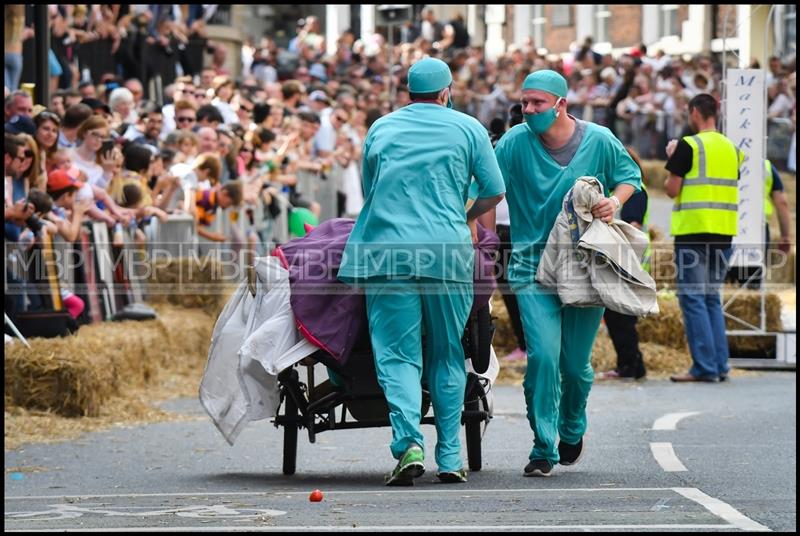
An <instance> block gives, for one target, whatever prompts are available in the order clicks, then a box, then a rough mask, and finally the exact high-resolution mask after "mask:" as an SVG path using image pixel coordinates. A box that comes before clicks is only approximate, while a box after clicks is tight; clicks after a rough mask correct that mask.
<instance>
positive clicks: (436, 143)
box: [339, 103, 505, 283]
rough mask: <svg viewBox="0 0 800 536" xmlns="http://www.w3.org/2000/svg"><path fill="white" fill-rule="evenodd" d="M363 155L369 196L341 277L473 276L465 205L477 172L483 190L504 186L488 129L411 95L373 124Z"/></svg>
mask: <svg viewBox="0 0 800 536" xmlns="http://www.w3.org/2000/svg"><path fill="white" fill-rule="evenodd" d="M363 155H364V156H363V161H362V180H363V187H364V194H365V202H364V207H363V209H362V210H361V213H360V214H359V216H358V219H357V220H356V224H355V226H354V227H353V231H352V233H351V234H350V238H349V240H348V241H347V245H346V246H345V249H344V257H343V259H342V264H341V266H340V268H339V279H341V280H342V281H345V282H347V283H352V282H355V281H356V280H358V279H365V278H369V277H374V276H401V277H402V276H409V277H427V278H432V279H439V280H448V281H461V282H469V281H472V275H473V269H474V266H473V265H474V252H473V248H472V238H471V235H470V232H469V228H468V227H467V224H466V221H467V219H466V209H465V204H466V202H467V191H468V188H469V185H470V182H471V179H472V177H473V176H474V177H475V180H476V181H477V183H478V197H481V198H487V197H494V196H497V195H500V194H502V193H504V192H505V186H504V185H503V178H502V174H501V173H500V169H499V167H498V165H497V160H496V158H495V155H494V153H493V151H492V144H491V142H490V141H489V135H488V132H487V131H486V129H485V128H484V127H483V126H482V125H481V124H480V123H479V122H478V121H477V120H476V119H474V118H472V117H470V116H468V115H465V114H462V113H460V112H457V111H455V110H452V109H449V108H446V107H444V106H440V105H438V104H433V103H413V104H409V105H407V106H405V107H403V108H400V109H399V110H397V111H395V112H393V113H391V114H389V115H387V116H384V117H382V118H381V119H379V120H377V121H376V122H375V123H374V124H373V125H372V127H371V128H370V130H369V132H368V133H367V138H366V140H365V141H364V150H363Z"/></svg>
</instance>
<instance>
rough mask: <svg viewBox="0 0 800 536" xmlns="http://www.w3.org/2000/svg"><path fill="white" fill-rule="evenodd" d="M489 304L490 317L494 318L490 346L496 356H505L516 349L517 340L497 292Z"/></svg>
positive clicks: (504, 306) (503, 303) (506, 310)
mask: <svg viewBox="0 0 800 536" xmlns="http://www.w3.org/2000/svg"><path fill="white" fill-rule="evenodd" d="M491 304H492V316H493V317H495V321H494V326H495V331H494V338H493V339H492V346H493V347H494V350H495V352H496V353H497V355H498V356H502V355H506V354H507V353H509V352H511V351H512V350H514V348H516V347H517V338H516V336H515V335H514V329H513V328H512V327H511V322H510V321H509V320H508V309H506V304H505V302H504V301H503V297H502V296H501V295H500V293H499V292H495V293H494V294H493V295H492V300H491Z"/></svg>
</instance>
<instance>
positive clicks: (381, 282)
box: [339, 58, 505, 485]
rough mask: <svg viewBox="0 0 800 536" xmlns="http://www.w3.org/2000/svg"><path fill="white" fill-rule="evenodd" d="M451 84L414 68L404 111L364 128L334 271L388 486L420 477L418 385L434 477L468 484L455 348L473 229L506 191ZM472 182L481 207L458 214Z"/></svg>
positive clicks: (444, 72)
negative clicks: (364, 375)
mask: <svg viewBox="0 0 800 536" xmlns="http://www.w3.org/2000/svg"><path fill="white" fill-rule="evenodd" d="M452 81H453V78H452V75H451V74H450V68H449V67H448V66H447V64H446V63H444V62H443V61H441V60H438V59H435V58H425V59H422V60H420V61H418V62H417V63H415V64H414V65H413V66H412V67H411V69H409V73H408V87H409V92H410V94H411V99H412V102H411V103H410V104H408V105H406V106H405V107H403V108H400V109H399V110H397V111H395V112H393V113H391V114H389V115H387V116H385V117H382V118H381V119H379V120H378V121H376V122H375V123H374V124H373V125H372V127H371V128H370V130H369V132H368V133H367V138H366V140H365V141H364V151H363V155H364V156H363V163H362V176H363V186H364V195H365V198H366V201H365V203H364V208H363V209H362V210H361V213H360V214H359V216H358V219H357V220H356V223H355V226H354V227H353V231H352V233H351V234H350V238H349V240H348V242H347V245H346V246H345V249H344V257H343V259H342V263H341V266H340V268H339V279H340V280H342V281H344V282H346V283H349V284H354V285H359V286H362V287H363V288H364V289H365V294H366V299H367V315H368V317H369V329H370V337H371V340H372V348H373V352H374V354H375V368H376V371H377V376H378V383H379V384H380V385H381V388H382V389H383V392H384V394H385V396H386V400H387V402H388V404H389V420H390V422H391V425H392V444H391V447H390V450H391V452H392V456H394V458H395V459H397V460H398V463H397V466H396V467H395V469H394V471H392V473H391V474H390V475H389V476H388V477H387V479H386V483H387V484H388V485H412V484H413V479H414V478H416V477H418V476H420V475H422V473H423V472H424V465H423V460H424V438H423V435H422V433H421V432H420V419H421V415H420V412H421V405H422V383H421V382H422V379H423V374H424V377H425V381H426V383H427V385H428V388H429V389H430V393H431V402H432V404H433V410H434V415H435V419H436V434H437V443H436V463H437V465H438V466H439V472H438V475H437V476H438V477H439V478H440V480H442V481H443V482H465V481H466V472H465V471H464V469H463V463H462V460H461V441H460V439H459V431H460V428H461V410H462V408H463V405H464V389H465V386H466V368H465V364H464V351H463V348H462V346H461V337H462V335H463V332H464V326H465V324H466V321H467V317H468V316H469V311H470V308H471V307H472V280H473V269H474V252H473V248H472V244H473V241H476V240H477V227H476V223H475V220H476V219H477V218H478V216H480V215H482V214H483V213H485V212H487V211H489V210H491V209H493V208H494V206H495V205H496V204H497V203H498V202H500V200H501V199H502V198H503V194H504V192H505V186H504V185H503V177H502V175H501V173H500V169H499V168H498V166H497V160H496V158H495V155H494V152H493V151H492V145H491V143H490V141H489V135H488V133H487V131H486V129H485V128H484V127H483V126H482V125H481V124H480V123H479V122H478V121H477V120H475V119H473V118H472V117H469V116H467V115H465V114H462V113H460V112H457V111H455V110H452V109H451V104H450V102H451V101H450V84H451V83H452ZM473 175H474V176H475V179H476V181H477V182H478V185H479V193H478V199H477V200H476V202H475V203H474V204H473V205H472V207H471V208H470V209H469V211H466V210H465V204H466V201H467V191H468V188H469V185H470V180H471V177H472V176H473ZM423 335H424V343H425V346H424V348H423ZM423 359H424V366H423Z"/></svg>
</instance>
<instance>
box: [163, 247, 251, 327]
mask: <svg viewBox="0 0 800 536" xmlns="http://www.w3.org/2000/svg"><path fill="white" fill-rule="evenodd" d="M150 274H151V278H150V281H149V282H148V301H149V302H152V303H171V304H173V305H178V306H180V307H187V308H200V309H203V310H205V311H208V312H209V313H211V314H215V315H216V314H218V313H219V312H220V311H221V310H222V308H223V307H224V306H225V302H227V300H228V297H229V296H230V295H231V293H232V292H233V290H234V289H235V288H236V287H237V286H238V284H239V282H238V281H232V280H231V278H230V277H226V272H225V265H223V264H222V263H220V262H218V261H217V260H216V259H214V258H207V259H203V260H198V259H195V258H190V257H181V258H178V259H171V260H169V261H165V262H153V264H152V270H151V271H150Z"/></svg>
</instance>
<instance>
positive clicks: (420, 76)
mask: <svg viewBox="0 0 800 536" xmlns="http://www.w3.org/2000/svg"><path fill="white" fill-rule="evenodd" d="M452 82H453V75H452V74H450V67H448V66H447V64H446V63H445V62H443V61H442V60H438V59H436V58H424V59H421V60H419V61H418V62H417V63H415V64H414V65H412V66H411V69H409V70H408V91H409V92H410V93H433V92H434V91H440V90H442V89H444V88H446V87H447V86H449V85H450V84H451V83H452Z"/></svg>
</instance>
